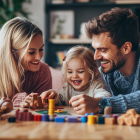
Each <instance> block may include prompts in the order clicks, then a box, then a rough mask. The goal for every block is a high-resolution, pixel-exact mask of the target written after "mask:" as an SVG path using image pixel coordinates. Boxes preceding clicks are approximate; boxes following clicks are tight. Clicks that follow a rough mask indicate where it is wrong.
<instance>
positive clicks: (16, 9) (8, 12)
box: [0, 0, 31, 28]
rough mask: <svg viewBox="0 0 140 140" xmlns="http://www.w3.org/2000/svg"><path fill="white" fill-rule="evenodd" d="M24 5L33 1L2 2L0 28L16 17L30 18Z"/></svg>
mask: <svg viewBox="0 0 140 140" xmlns="http://www.w3.org/2000/svg"><path fill="white" fill-rule="evenodd" d="M23 3H31V0H0V28H1V27H2V25H3V24H4V23H5V22H6V21H8V20H9V19H12V18H14V17H16V16H23V17H26V18H28V15H29V14H30V13H29V12H27V11H25V9H23V7H22V4H23Z"/></svg>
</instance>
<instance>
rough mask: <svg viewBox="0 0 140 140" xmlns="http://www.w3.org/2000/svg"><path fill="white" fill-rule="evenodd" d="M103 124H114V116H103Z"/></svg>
mask: <svg viewBox="0 0 140 140" xmlns="http://www.w3.org/2000/svg"><path fill="white" fill-rule="evenodd" d="M105 124H109V125H113V124H115V118H105Z"/></svg>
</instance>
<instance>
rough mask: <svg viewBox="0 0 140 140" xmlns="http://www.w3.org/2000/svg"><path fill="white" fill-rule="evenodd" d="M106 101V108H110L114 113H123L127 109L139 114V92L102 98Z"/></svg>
mask: <svg viewBox="0 0 140 140" xmlns="http://www.w3.org/2000/svg"><path fill="white" fill-rule="evenodd" d="M103 99H106V100H107V104H108V106H111V107H112V111H113V112H114V113H125V112H126V111H127V110H128V109H131V108H133V109H135V110H136V112H137V113H140V91H136V92H133V93H130V94H127V95H122V94H120V95H118V96H114V97H103Z"/></svg>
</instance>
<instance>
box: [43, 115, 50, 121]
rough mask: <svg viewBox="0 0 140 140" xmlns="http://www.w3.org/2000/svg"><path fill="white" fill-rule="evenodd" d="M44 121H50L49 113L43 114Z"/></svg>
mask: <svg viewBox="0 0 140 140" xmlns="http://www.w3.org/2000/svg"><path fill="white" fill-rule="evenodd" d="M42 121H44V122H45V121H49V115H47V114H43V115H42Z"/></svg>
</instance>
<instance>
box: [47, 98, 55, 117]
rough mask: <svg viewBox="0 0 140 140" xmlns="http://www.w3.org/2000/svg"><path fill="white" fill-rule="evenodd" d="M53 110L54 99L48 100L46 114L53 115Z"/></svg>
mask: <svg viewBox="0 0 140 140" xmlns="http://www.w3.org/2000/svg"><path fill="white" fill-rule="evenodd" d="M54 110H55V100H54V99H49V112H48V115H54Z"/></svg>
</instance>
